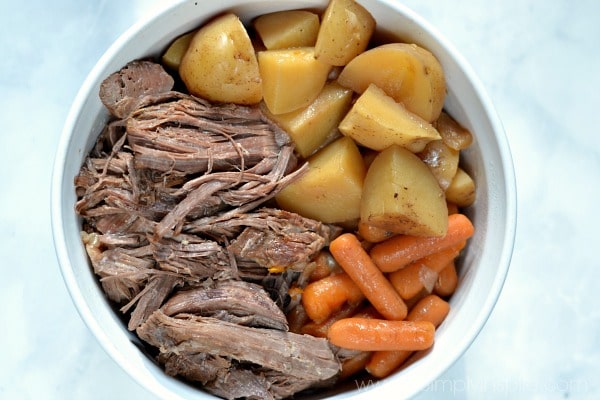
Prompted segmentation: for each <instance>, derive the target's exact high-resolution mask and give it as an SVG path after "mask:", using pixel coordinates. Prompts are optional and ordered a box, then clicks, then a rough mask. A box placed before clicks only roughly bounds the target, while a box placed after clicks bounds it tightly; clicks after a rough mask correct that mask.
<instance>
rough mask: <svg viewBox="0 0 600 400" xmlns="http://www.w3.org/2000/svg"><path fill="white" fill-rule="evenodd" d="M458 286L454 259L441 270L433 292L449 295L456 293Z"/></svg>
mask: <svg viewBox="0 0 600 400" xmlns="http://www.w3.org/2000/svg"><path fill="white" fill-rule="evenodd" d="M456 286H458V274H457V273H456V265H455V264H454V261H453V262H451V263H449V264H448V265H446V266H445V267H444V269H443V270H441V271H440V273H439V275H438V278H437V281H436V282H435V286H434V287H433V292H434V293H435V294H437V295H438V296H442V297H448V296H450V295H452V294H453V293H454V291H455V290H456Z"/></svg>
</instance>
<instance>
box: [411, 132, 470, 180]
mask: <svg viewBox="0 0 600 400" xmlns="http://www.w3.org/2000/svg"><path fill="white" fill-rule="evenodd" d="M418 156H419V157H420V158H421V160H423V162H424V163H425V164H427V166H428V167H429V169H430V170H431V172H432V173H433V175H434V176H435V178H436V179H437V181H438V183H439V184H440V187H441V188H442V190H446V189H447V188H448V186H450V182H452V179H453V178H454V175H456V170H457V168H458V161H459V156H460V153H459V151H458V150H454V149H453V148H451V147H449V146H447V145H446V143H445V142H444V141H443V140H441V139H440V140H434V141H432V142H429V143H428V144H427V146H425V149H423V151H422V152H420V153H419V154H418Z"/></svg>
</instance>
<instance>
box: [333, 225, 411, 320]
mask: <svg viewBox="0 0 600 400" xmlns="http://www.w3.org/2000/svg"><path fill="white" fill-rule="evenodd" d="M329 251H330V252H331V254H332V255H333V257H334V258H335V259H336V260H337V262H338V263H339V264H340V266H341V267H342V269H343V270H344V271H346V273H347V274H348V275H349V276H350V278H352V280H353V281H354V283H356V285H357V286H358V287H359V288H360V290H361V291H362V292H363V294H364V295H365V297H366V298H367V299H368V300H369V302H370V303H371V305H373V307H375V309H376V310H377V311H378V312H379V313H380V314H381V315H382V316H383V317H385V318H387V319H390V320H402V319H404V318H405V317H406V314H407V311H408V310H407V308H406V304H404V301H403V300H402V298H401V297H400V296H399V295H398V292H396V290H395V289H394V287H393V286H392V284H391V283H390V281H388V280H387V278H386V277H385V276H384V275H383V273H382V272H381V271H380V270H379V269H378V268H377V266H376V265H375V264H374V263H373V260H371V257H369V254H368V253H367V252H366V251H365V250H364V249H363V248H362V246H361V244H360V241H359V240H358V239H357V238H356V236H355V235H353V234H352V233H344V234H342V235H340V236H338V237H337V238H335V239H334V240H333V241H332V242H331V243H330V245H329Z"/></svg>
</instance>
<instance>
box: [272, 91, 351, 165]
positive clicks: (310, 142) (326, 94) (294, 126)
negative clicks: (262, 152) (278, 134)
mask: <svg viewBox="0 0 600 400" xmlns="http://www.w3.org/2000/svg"><path fill="white" fill-rule="evenodd" d="M351 101H352V91H351V90H350V89H347V88H344V87H342V86H340V85H338V84H337V83H335V82H330V83H327V84H326V85H325V87H324V88H323V90H321V93H320V94H319V96H318V97H317V98H316V99H315V101H313V102H312V103H311V104H309V105H308V106H307V107H305V108H301V109H299V110H296V111H292V112H289V113H285V114H278V115H274V114H271V113H270V112H269V109H268V108H267V107H266V106H263V107H262V109H263V112H264V113H265V114H266V115H267V116H268V117H269V118H270V119H272V120H273V121H275V122H276V123H277V125H279V126H280V127H282V128H283V129H284V130H285V131H286V132H287V133H288V134H289V135H290V137H291V138H292V140H293V141H294V144H295V146H296V151H297V152H298V154H300V157H302V158H307V157H309V156H310V155H312V154H313V153H314V152H315V151H316V150H318V149H320V148H321V147H323V146H324V145H326V144H328V143H329V142H331V141H333V140H334V139H336V138H337V137H338V136H339V132H338V131H337V129H336V127H337V126H338V124H339V122H340V121H341V120H342V118H343V117H344V115H345V114H346V112H347V111H348V109H349V108H350V103H351ZM261 105H264V103H263V104H261Z"/></svg>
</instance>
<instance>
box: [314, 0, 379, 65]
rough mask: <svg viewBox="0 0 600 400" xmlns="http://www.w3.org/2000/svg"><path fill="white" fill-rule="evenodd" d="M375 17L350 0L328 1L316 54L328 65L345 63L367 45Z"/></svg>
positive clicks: (372, 30) (373, 27)
mask: <svg viewBox="0 0 600 400" xmlns="http://www.w3.org/2000/svg"><path fill="white" fill-rule="evenodd" d="M374 31H375V19H374V18H373V16H372V15H371V13H369V11H367V9H365V8H364V7H363V6H361V5H360V4H358V3H357V2H356V1H354V0H331V1H330V2H329V5H328V6H327V9H326V10H325V12H324V13H323V20H322V22H321V28H320V29H319V35H318V37H317V43H316V45H315V55H316V57H317V58H318V59H319V60H321V61H323V62H324V63H328V64H330V65H336V66H341V65H346V64H347V63H348V62H349V61H350V60H352V59H353V58H354V57H356V56H357V55H359V54H360V53H362V52H363V51H364V50H365V49H366V48H367V46H368V44H369V40H370V39H371V36H372V35H373V32H374Z"/></svg>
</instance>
